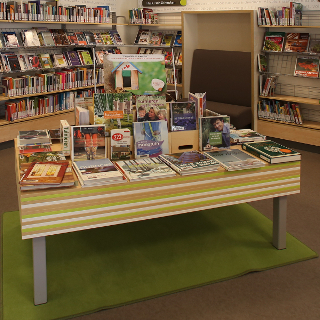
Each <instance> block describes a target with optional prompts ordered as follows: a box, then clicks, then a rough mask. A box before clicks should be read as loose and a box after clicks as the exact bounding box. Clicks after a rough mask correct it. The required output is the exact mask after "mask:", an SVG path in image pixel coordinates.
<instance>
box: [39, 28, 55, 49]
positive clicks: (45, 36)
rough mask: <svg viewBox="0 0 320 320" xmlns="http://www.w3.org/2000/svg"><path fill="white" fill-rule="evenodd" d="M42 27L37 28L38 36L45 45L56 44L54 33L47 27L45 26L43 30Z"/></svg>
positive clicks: (51, 45)
mask: <svg viewBox="0 0 320 320" xmlns="http://www.w3.org/2000/svg"><path fill="white" fill-rule="evenodd" d="M39 29H40V28H37V32H38V37H39V39H42V41H43V46H48V47H49V46H50V47H53V46H55V43H54V41H53V37H52V33H51V32H50V31H49V30H48V29H47V28H43V29H42V30H39Z"/></svg>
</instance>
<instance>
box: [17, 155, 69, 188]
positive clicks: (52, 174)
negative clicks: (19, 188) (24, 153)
mask: <svg viewBox="0 0 320 320" xmlns="http://www.w3.org/2000/svg"><path fill="white" fill-rule="evenodd" d="M68 164H69V162H68V161H59V162H58V161H57V162H54V161H49V162H32V163H31V164H30V166H29V167H28V169H27V171H26V172H25V173H24V175H23V176H22V178H21V180H20V184H21V185H24V184H33V185H35V184H60V183H61V182H62V179H63V176H64V173H65V171H66V169H67V167H68Z"/></svg>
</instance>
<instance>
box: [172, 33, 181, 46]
mask: <svg viewBox="0 0 320 320" xmlns="http://www.w3.org/2000/svg"><path fill="white" fill-rule="evenodd" d="M173 45H174V46H176V47H181V46H182V31H177V34H176V37H175V39H174V43H173Z"/></svg>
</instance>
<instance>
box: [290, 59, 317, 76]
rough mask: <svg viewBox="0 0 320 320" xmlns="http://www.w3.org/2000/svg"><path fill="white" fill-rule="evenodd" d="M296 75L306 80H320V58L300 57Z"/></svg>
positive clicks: (297, 62) (297, 61) (295, 71)
mask: <svg viewBox="0 0 320 320" xmlns="http://www.w3.org/2000/svg"><path fill="white" fill-rule="evenodd" d="M294 75H295V76H301V77H306V78H318V77H319V58H315V57H300V56H298V57H297V59H296V65H295V70H294Z"/></svg>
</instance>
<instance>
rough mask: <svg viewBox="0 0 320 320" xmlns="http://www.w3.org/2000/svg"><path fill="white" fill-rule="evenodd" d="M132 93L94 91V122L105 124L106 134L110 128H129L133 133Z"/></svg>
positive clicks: (108, 134)
mask: <svg viewBox="0 0 320 320" xmlns="http://www.w3.org/2000/svg"><path fill="white" fill-rule="evenodd" d="M133 121H134V115H133V109H132V93H131V92H121V93H95V94H94V123H95V124H99V125H104V126H105V131H106V136H107V137H109V136H110V131H111V130H112V129H129V130H130V132H131V135H133V129H132V123H133Z"/></svg>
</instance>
